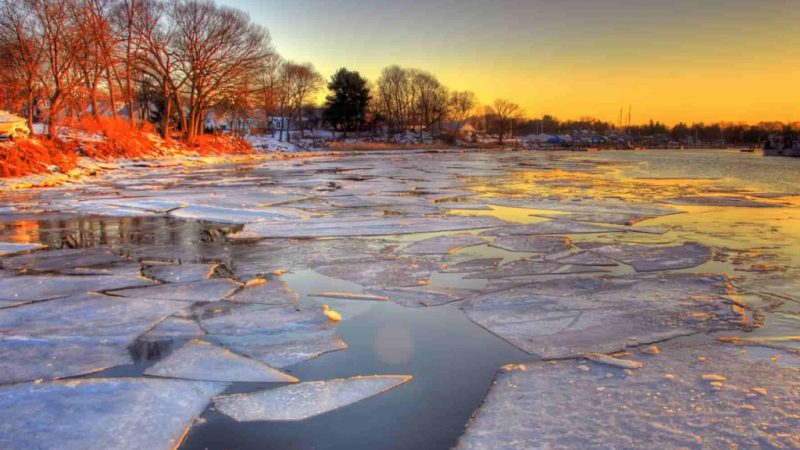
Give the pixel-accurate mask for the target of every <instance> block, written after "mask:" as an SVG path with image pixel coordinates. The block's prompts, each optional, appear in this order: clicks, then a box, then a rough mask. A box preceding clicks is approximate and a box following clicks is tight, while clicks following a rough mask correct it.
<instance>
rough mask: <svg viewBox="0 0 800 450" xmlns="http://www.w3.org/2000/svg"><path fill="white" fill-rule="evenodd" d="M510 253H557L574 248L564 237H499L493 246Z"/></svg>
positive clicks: (569, 240) (570, 241) (568, 239)
mask: <svg viewBox="0 0 800 450" xmlns="http://www.w3.org/2000/svg"><path fill="white" fill-rule="evenodd" d="M489 245H491V246H492V247H497V248H500V249H503V250H507V251H509V252H527V253H557V252H563V251H566V250H569V249H570V248H572V240H571V239H570V238H568V237H564V236H525V235H511V236H499V237H497V238H496V239H495V240H494V242H492V243H491V244H489Z"/></svg>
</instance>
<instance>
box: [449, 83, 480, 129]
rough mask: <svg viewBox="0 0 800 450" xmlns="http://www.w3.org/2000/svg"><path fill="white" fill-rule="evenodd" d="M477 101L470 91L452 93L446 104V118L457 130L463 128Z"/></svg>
mask: <svg viewBox="0 0 800 450" xmlns="http://www.w3.org/2000/svg"><path fill="white" fill-rule="evenodd" d="M477 104H478V101H477V99H476V97H475V93H473V92H470V91H453V92H451V93H450V98H449V100H448V102H447V116H448V120H449V121H451V122H452V123H453V124H454V125H455V126H456V129H457V130H460V129H461V127H463V126H464V125H465V124H466V122H467V119H469V117H470V115H471V114H472V111H473V110H474V109H475V107H476V106H477Z"/></svg>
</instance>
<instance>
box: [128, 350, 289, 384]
mask: <svg viewBox="0 0 800 450" xmlns="http://www.w3.org/2000/svg"><path fill="white" fill-rule="evenodd" d="M144 373H145V375H150V376H157V377H167V378H184V379H187V380H202V381H235V382H253V383H295V382H297V381H298V380H297V378H295V377H293V376H291V375H287V374H285V373H283V372H281V371H279V370H275V369H273V368H272V367H269V366H268V365H266V364H263V363H261V362H258V361H254V360H252V359H249V358H245V357H244V356H240V355H237V354H235V353H233V352H230V351H228V350H226V349H224V348H221V347H218V346H216V345H213V344H209V343H207V342H203V341H196V340H195V341H190V342H187V343H186V344H185V345H183V346H182V347H180V348H178V349H177V350H175V351H173V352H172V353H170V354H169V356H167V357H166V358H164V359H162V360H161V361H158V362H157V363H156V364H155V365H153V366H151V367H149V368H148V369H147V370H145V371H144Z"/></svg>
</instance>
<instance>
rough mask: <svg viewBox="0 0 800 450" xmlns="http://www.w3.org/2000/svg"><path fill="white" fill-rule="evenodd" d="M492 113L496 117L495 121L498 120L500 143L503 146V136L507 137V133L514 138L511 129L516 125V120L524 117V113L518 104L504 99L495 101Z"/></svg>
mask: <svg viewBox="0 0 800 450" xmlns="http://www.w3.org/2000/svg"><path fill="white" fill-rule="evenodd" d="M492 112H493V113H494V115H495V120H497V126H498V132H497V135H498V142H499V143H500V144H502V143H503V136H505V134H506V132H507V131H508V132H509V134H510V135H511V136H512V137H513V131H512V128H511V127H512V125H513V123H514V120H516V119H518V118H520V117H521V116H522V115H523V112H522V109H521V108H520V107H519V105H517V104H516V103H513V102H510V101H508V100H503V99H497V100H495V101H494V104H493V105H492Z"/></svg>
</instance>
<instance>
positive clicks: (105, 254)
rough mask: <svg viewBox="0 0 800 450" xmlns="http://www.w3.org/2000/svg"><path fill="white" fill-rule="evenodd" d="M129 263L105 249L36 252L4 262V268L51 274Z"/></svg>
mask: <svg viewBox="0 0 800 450" xmlns="http://www.w3.org/2000/svg"><path fill="white" fill-rule="evenodd" d="M125 261H127V259H126V258H123V257H122V256H120V255H118V254H117V253H116V252H114V251H113V250H111V249H107V248H103V247H95V248H86V249H78V250H72V249H65V250H51V251H46V252H36V253H32V254H28V255H20V256H15V257H12V258H7V259H4V260H3V267H4V268H6V269H11V270H22V269H25V270H28V271H38V272H51V271H57V270H67V269H75V268H78V267H94V266H105V265H109V264H114V263H121V262H125Z"/></svg>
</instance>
